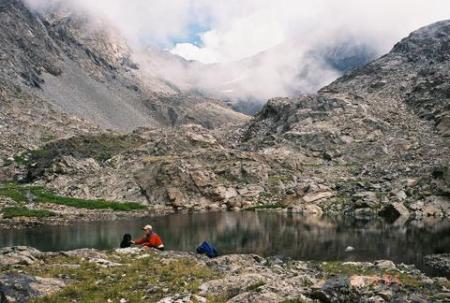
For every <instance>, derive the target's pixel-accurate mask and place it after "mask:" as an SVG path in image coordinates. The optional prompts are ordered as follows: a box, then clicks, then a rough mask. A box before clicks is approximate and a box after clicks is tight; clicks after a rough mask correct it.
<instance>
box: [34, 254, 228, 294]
mask: <svg viewBox="0 0 450 303" xmlns="http://www.w3.org/2000/svg"><path fill="white" fill-rule="evenodd" d="M107 257H108V259H109V260H111V261H113V262H117V263H120V264H122V266H116V267H110V268H103V267H100V266H97V265H95V264H93V263H89V262H88V261H82V260H81V259H79V258H76V257H62V256H58V257H54V258H50V259H48V260H46V262H45V264H43V265H33V266H31V267H30V268H26V269H25V270H26V271H28V272H29V273H30V274H33V275H38V276H41V277H61V276H65V277H67V278H68V279H69V281H71V282H70V284H69V286H67V287H66V288H65V289H63V290H62V291H61V292H58V293H56V294H53V295H50V296H47V297H44V298H40V299H35V300H31V302H33V303H43V302H52V303H58V302H107V301H108V299H110V300H112V301H114V302H118V300H120V298H126V300H127V302H128V303H134V302H157V301H158V300H160V299H162V298H163V297H165V296H170V295H171V294H172V295H173V294H175V293H197V292H198V288H199V286H200V285H201V284H202V283H203V282H205V281H208V280H212V279H217V278H220V276H219V274H218V273H216V272H214V271H213V270H211V269H210V268H207V267H205V266H202V265H199V264H197V263H196V262H195V261H193V260H187V259H180V260H177V259H169V260H161V259H159V258H158V257H157V256H155V255H153V254H150V255H149V256H148V257H144V258H139V259H135V258H130V257H128V256H123V257H122V256H117V255H108V256H107ZM61 264H63V265H61ZM64 264H65V265H67V264H79V267H78V266H73V267H72V266H64ZM210 299H211V300H210V301H208V302H224V301H222V300H220V299H217V298H216V299H215V298H210Z"/></svg>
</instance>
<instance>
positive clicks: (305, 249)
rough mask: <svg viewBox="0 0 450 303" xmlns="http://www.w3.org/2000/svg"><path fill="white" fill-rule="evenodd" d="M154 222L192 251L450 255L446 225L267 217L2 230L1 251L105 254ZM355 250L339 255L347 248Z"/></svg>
mask: <svg viewBox="0 0 450 303" xmlns="http://www.w3.org/2000/svg"><path fill="white" fill-rule="evenodd" d="M145 224H152V225H153V227H154V229H155V231H156V232H157V233H158V234H159V235H160V236H161V237H162V239H163V241H164V243H165V246H166V248H167V249H170V250H182V251H194V250H195V248H196V246H197V245H198V244H199V243H200V242H202V241H203V240H208V241H210V242H211V243H213V244H214V245H215V246H216V247H217V248H218V250H219V252H220V253H221V254H228V253H256V254H259V255H263V256H271V255H282V256H288V257H293V258H296V259H305V260H355V261H370V260H376V259H389V260H393V261H395V262H398V263H400V262H403V263H407V264H416V265H417V266H418V267H422V258H423V256H425V255H427V254H431V253H443V252H450V221H449V220H447V221H441V222H435V223H433V224H428V225H418V224H410V225H392V224H388V223H385V222H383V221H374V222H365V223H363V222H355V221H351V220H327V219H317V218H311V217H309V218H307V217H303V216H300V215H294V214H284V213H272V212H237V213H232V212H218V213H204V214H173V215H168V216H163V217H152V218H141V219H133V220H128V221H109V222H90V223H77V224H75V225H70V226H42V227H37V228H33V229H24V230H0V247H5V246H13V245H28V246H33V247H36V248H38V249H40V250H42V251H58V250H71V249H76V248H85V247H91V248H98V249H111V248H116V247H118V245H119V243H120V240H121V238H122V235H123V234H124V233H130V234H132V236H133V237H134V238H137V237H139V236H141V233H142V231H141V230H140V228H141V227H142V226H143V225H145ZM348 246H352V247H354V248H355V250H354V251H352V252H345V249H346V247H348Z"/></svg>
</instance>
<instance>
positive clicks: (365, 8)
mask: <svg viewBox="0 0 450 303" xmlns="http://www.w3.org/2000/svg"><path fill="white" fill-rule="evenodd" d="M26 2H27V3H28V4H29V5H30V6H31V7H33V8H34V9H44V8H46V7H48V6H49V5H52V4H54V3H59V2H63V3H65V4H66V5H70V6H72V7H74V8H77V9H81V10H83V11H85V12H87V13H89V14H92V15H94V16H98V17H102V18H105V19H107V20H109V21H110V22H111V24H113V25H114V26H115V27H116V28H117V29H119V30H120V32H122V34H123V35H124V36H125V37H126V38H127V40H128V41H129V44H130V45H131V46H132V47H133V48H136V49H142V48H144V47H145V46H147V45H153V46H156V47H158V48H160V49H165V50H167V51H170V52H171V53H172V54H176V55H178V56H181V57H183V58H185V59H188V60H196V61H199V62H203V63H207V64H208V65H206V66H199V65H198V64H193V65H189V64H188V65H180V64H179V63H177V64H174V65H173V66H172V65H171V63H170V60H167V58H166V59H165V60H163V62H161V64H162V66H160V67H159V69H160V70H161V73H162V74H164V76H165V77H167V79H168V80H173V79H176V80H174V81H175V82H176V84H180V85H181V84H183V85H184V87H188V88H190V89H196V90H201V91H204V92H207V93H210V94H212V95H214V96H218V97H225V98H231V99H241V100H242V99H252V100H255V99H256V100H262V99H267V98H270V97H275V96H282V95H292V94H298V93H303V92H307V93H309V92H313V91H314V90H316V89H318V88H320V87H321V86H322V85H324V84H326V83H327V82H329V81H332V80H333V79H334V78H336V77H337V76H338V75H339V74H340V72H341V71H339V70H337V69H336V67H333V66H330V65H329V64H328V63H327V62H326V61H325V60H323V58H322V57H321V55H323V53H322V52H324V51H328V52H331V53H333V52H339V50H341V52H342V50H343V49H344V50H346V48H348V49H349V51H354V50H355V49H356V50H358V48H359V49H366V50H368V54H369V55H370V56H376V55H381V54H383V53H385V52H387V51H388V50H389V49H390V48H391V47H392V46H393V44H394V43H395V42H396V41H398V40H400V39H401V38H402V37H404V36H406V35H407V34H408V33H409V32H411V31H413V30H415V29H417V28H419V27H421V26H425V25H427V24H430V23H432V22H435V21H438V20H442V19H448V18H450V1H448V0H395V1H392V0H365V1H361V0H341V1H335V0H279V1H273V0H216V1H210V0H152V1H148V0H128V1H125V0H96V1H91V0H26ZM197 31H200V32H198V33H197V34H198V37H196V38H197V39H196V40H197V42H196V43H193V42H192V40H193V32H197ZM349 45H350V46H354V47H353V48H352V47H349ZM336 48H337V50H336ZM340 55H342V54H340ZM344 55H345V52H344ZM155 60H156V59H155ZM211 63H214V64H211ZM164 69H165V70H164ZM163 70H164V71H163ZM171 75H173V77H172V76H171Z"/></svg>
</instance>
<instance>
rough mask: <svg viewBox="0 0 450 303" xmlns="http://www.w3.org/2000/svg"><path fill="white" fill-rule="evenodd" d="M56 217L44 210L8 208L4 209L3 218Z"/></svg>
mask: <svg viewBox="0 0 450 303" xmlns="http://www.w3.org/2000/svg"><path fill="white" fill-rule="evenodd" d="M52 216H55V213H53V212H51V211H48V210H42V209H29V208H26V207H6V208H4V209H3V218H6V219H8V218H14V217H34V218H47V217H52Z"/></svg>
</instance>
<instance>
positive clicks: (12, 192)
mask: <svg viewBox="0 0 450 303" xmlns="http://www.w3.org/2000/svg"><path fill="white" fill-rule="evenodd" d="M0 196H4V197H8V198H10V199H12V200H14V201H16V202H18V203H24V202H26V201H27V200H28V198H27V196H30V197H32V198H33V200H34V201H35V202H39V203H52V204H58V205H65V206H70V207H75V208H85V209H111V210H114V211H133V210H139V209H145V208H146V207H145V206H143V205H141V204H139V203H135V202H123V203H120V202H113V201H107V200H102V199H99V200H92V199H77V198H71V197H62V196H58V195H55V194H54V193H52V192H50V191H47V190H45V189H44V188H42V187H25V186H19V185H16V184H12V183H8V184H5V185H3V186H1V187H0Z"/></svg>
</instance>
